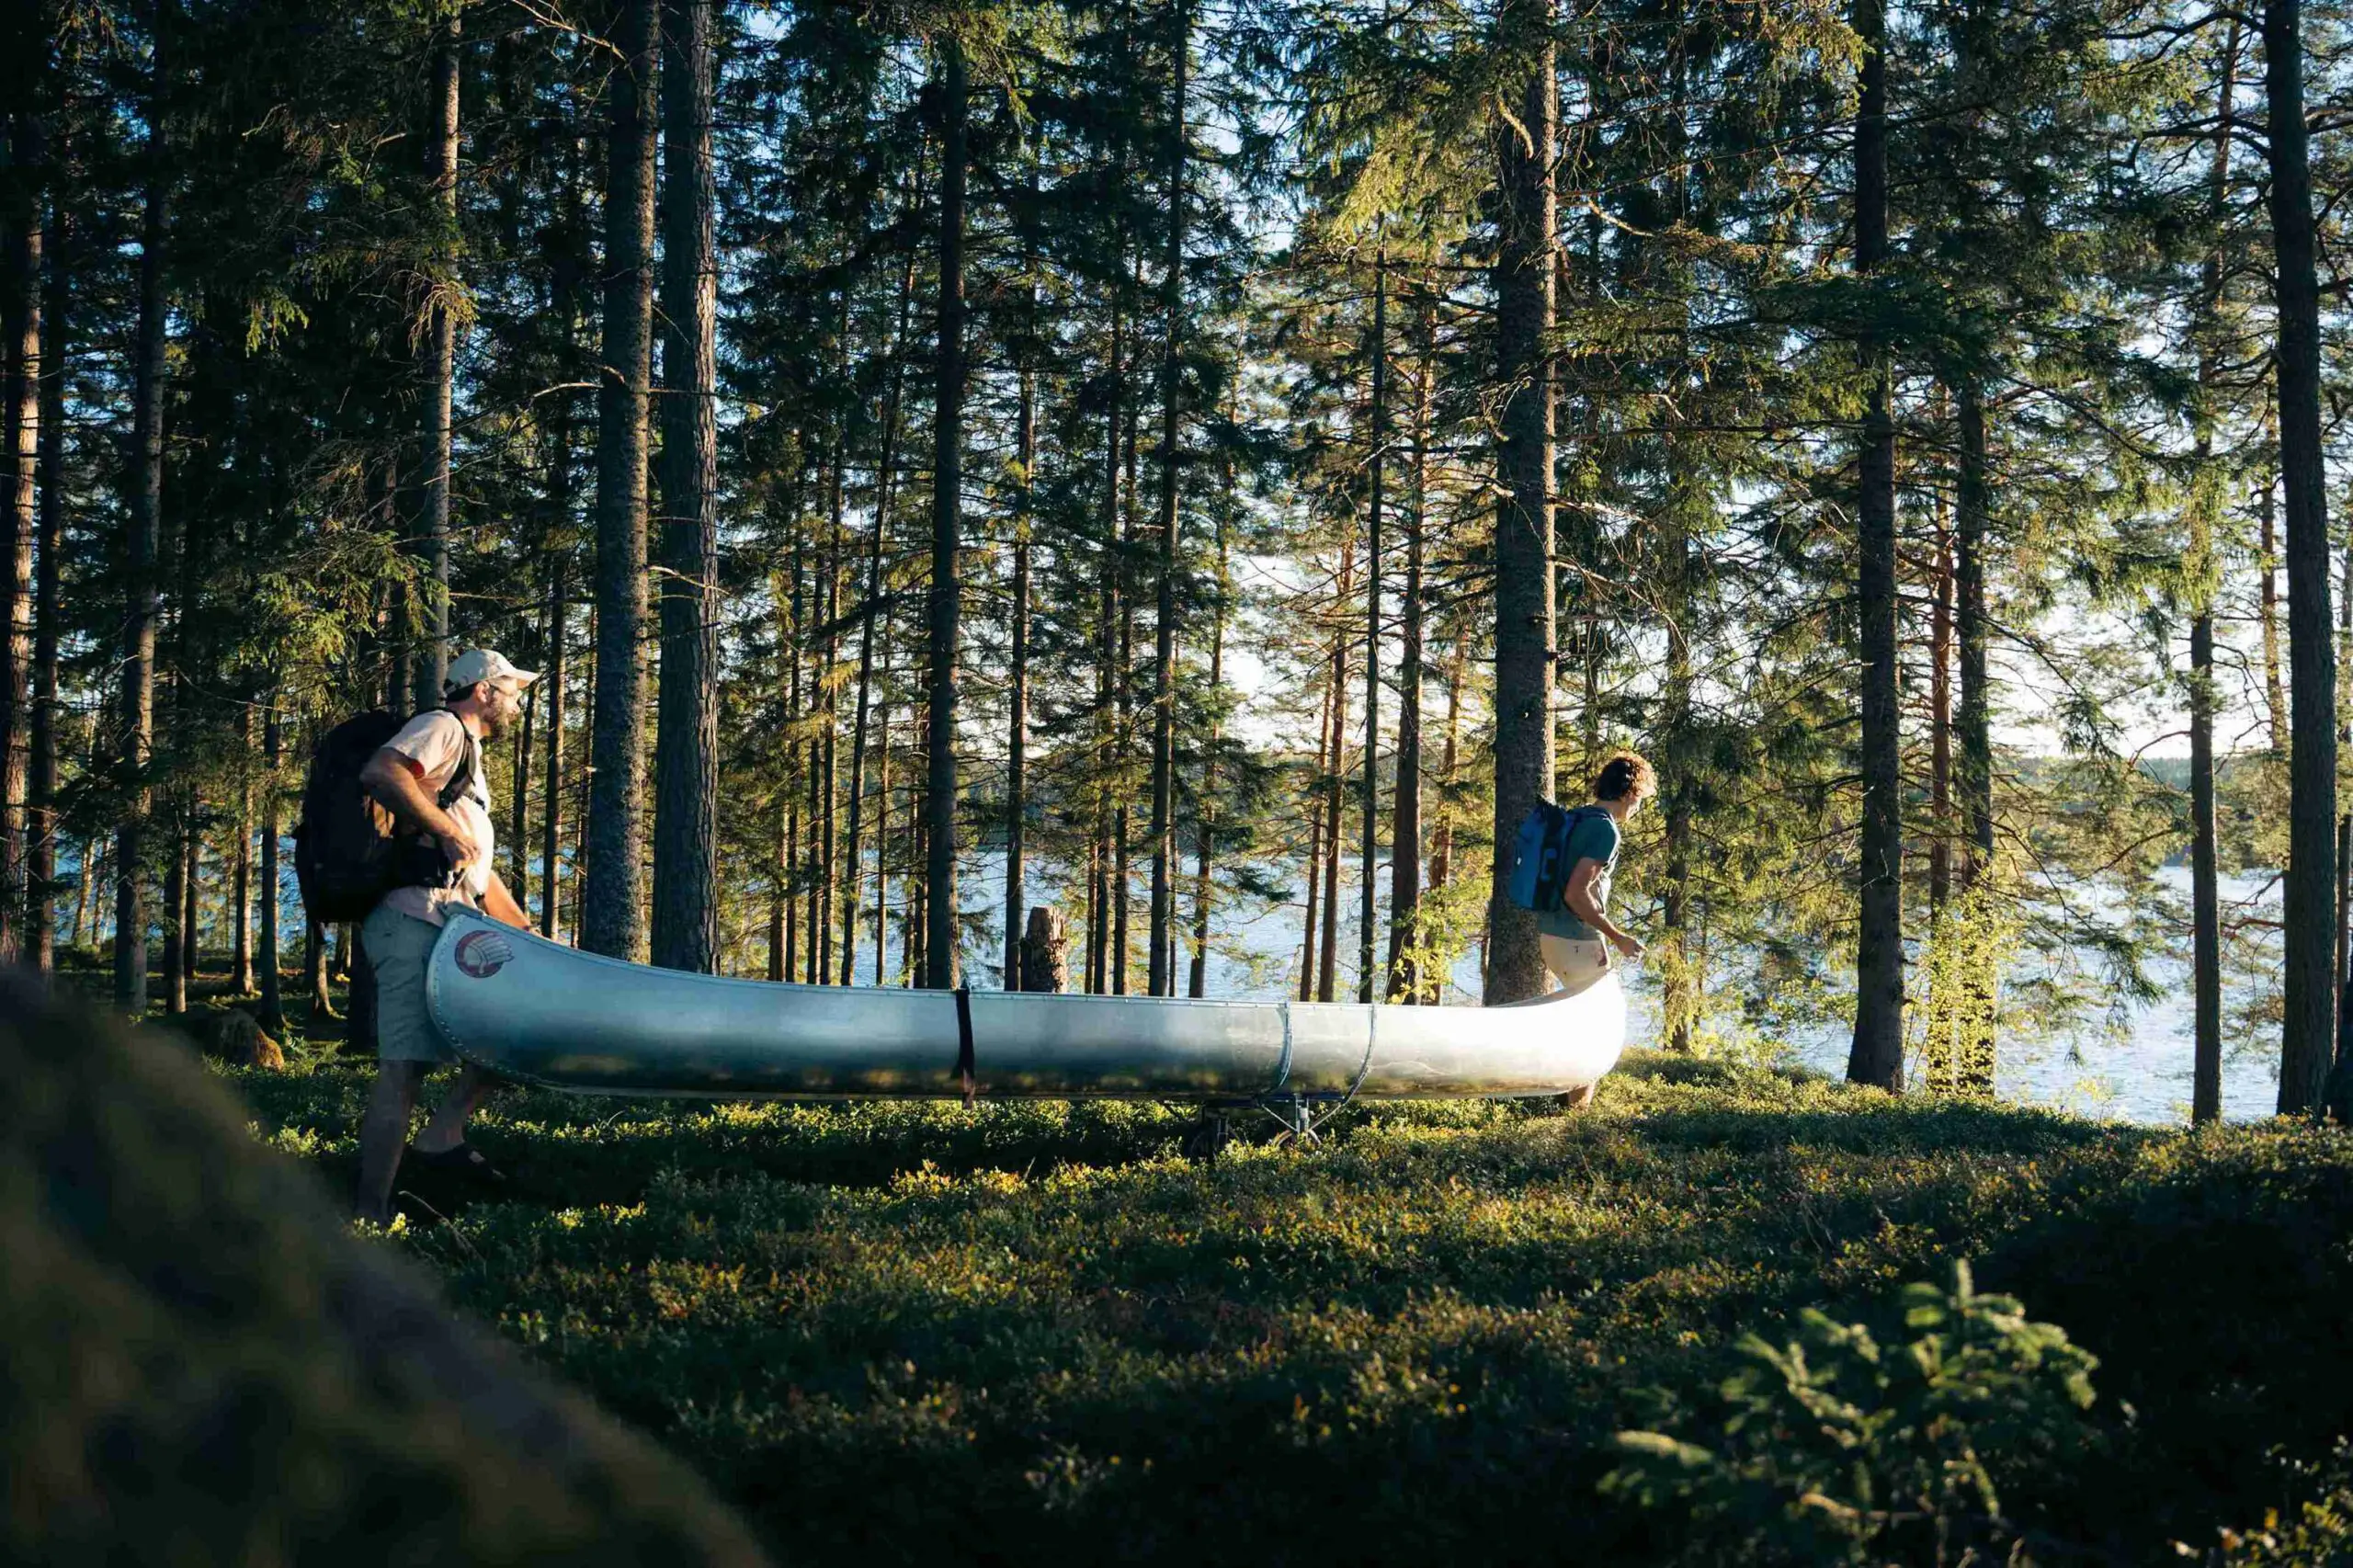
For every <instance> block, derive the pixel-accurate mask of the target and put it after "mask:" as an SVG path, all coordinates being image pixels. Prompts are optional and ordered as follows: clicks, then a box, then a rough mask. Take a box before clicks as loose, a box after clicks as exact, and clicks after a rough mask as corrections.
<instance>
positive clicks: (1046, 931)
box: [1006, 903, 1070, 994]
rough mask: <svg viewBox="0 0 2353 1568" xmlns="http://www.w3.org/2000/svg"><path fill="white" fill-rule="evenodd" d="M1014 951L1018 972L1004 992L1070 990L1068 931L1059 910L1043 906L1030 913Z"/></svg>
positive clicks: (1048, 905)
mask: <svg viewBox="0 0 2353 1568" xmlns="http://www.w3.org/2000/svg"><path fill="white" fill-rule="evenodd" d="M1017 949H1018V950H1017V952H1016V953H1015V955H1014V961H1015V963H1016V964H1017V966H1018V970H1017V973H1015V975H1014V976H1013V980H1012V983H1011V984H1009V985H1008V986H1007V987H1006V989H1007V990H1010V991H1036V992H1044V993H1047V994H1052V993H1055V992H1059V991H1066V990H1068V989H1069V988H1070V932H1069V930H1068V928H1067V926H1065V925H1064V923H1063V913H1062V911H1061V910H1059V909H1056V908H1054V907H1053V906H1052V905H1051V904H1044V903H1041V904H1040V905H1039V906H1038V907H1037V908H1035V909H1033V910H1031V911H1030V912H1029V925H1028V926H1027V928H1026V930H1025V933H1024V935H1023V937H1022V939H1021V941H1020V942H1019V944H1018V945H1017Z"/></svg>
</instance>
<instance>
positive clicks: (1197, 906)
mask: <svg viewBox="0 0 2353 1568" xmlns="http://www.w3.org/2000/svg"><path fill="white" fill-rule="evenodd" d="M1225 488H1226V496H1227V503H1228V511H1229V513H1230V512H1231V510H1232V500H1233V462H1232V461H1231V460H1228V461H1227V463H1226V469H1225ZM1227 546H1228V540H1227V538H1226V531H1225V525H1224V523H1223V521H1222V520H1221V521H1220V522H1219V524H1218V535H1217V608H1216V609H1215V610H1214V611H1212V612H1211V620H1210V699H1211V701H1212V702H1215V701H1217V700H1218V699H1219V698H1220V695H1221V694H1222V692H1223V691H1224V689H1225V607H1226V604H1227V601H1228V597H1229V592H1230V589H1231V587H1232V577H1231V575H1230V574H1229V572H1228V570H1227ZM1224 738H1225V737H1224V724H1223V722H1222V720H1212V721H1211V723H1210V744H1209V760H1208V763H1207V765H1206V766H1205V767H1203V769H1202V776H1201V792H1200V809H1199V812H1198V813H1197V814H1198V816H1199V827H1198V829H1197V831H1198V832H1199V835H1200V837H1199V843H1198V844H1197V845H1196V846H1195V856H1194V861H1193V961H1192V967H1191V971H1190V972H1189V973H1188V974H1187V976H1186V981H1185V994H1186V995H1188V996H1193V997H1199V996H1206V995H1208V994H1209V973H1210V903H1211V899H1210V862H1211V858H1213V857H1214V855H1215V854H1216V851H1217V787H1218V778H1217V755H1218V746H1219V744H1220V743H1222V741H1223V740H1224Z"/></svg>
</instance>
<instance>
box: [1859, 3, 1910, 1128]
mask: <svg viewBox="0 0 2353 1568" xmlns="http://www.w3.org/2000/svg"><path fill="white" fill-rule="evenodd" d="M1855 31H1856V33H1857V35H1858V36H1859V39H1860V40H1861V46H1862V51H1863V57H1862V96H1861V101H1860V105H1859V114H1858V116H1857V119H1856V125H1855V271H1856V273H1857V275H1858V276H1859V277H1861V278H1865V279H1869V278H1870V277H1872V276H1873V275H1874V274H1875V273H1877V272H1878V271H1879V269H1880V267H1881V265H1882V264H1883V263H1884V262H1885V261H1886V259H1887V254H1888V244H1887V17H1886V13H1885V11H1884V9H1883V8H1882V0H1857V3H1856V6H1855ZM1861 347H1862V363H1863V371H1864V374H1865V376H1866V377H1867V378H1868V380H1869V383H1870V387H1869V397H1870V402H1869V406H1868V409H1867V411H1866V413H1865V414H1864V416H1863V446H1862V458H1861V480H1862V489H1861V494H1860V495H1859V497H1858V500H1857V507H1856V514H1857V523H1856V534H1857V538H1856V556H1857V562H1856V568H1857V570H1856V601H1857V613H1858V616H1859V619H1860V621H1861V653H1862V663H1863V689H1862V704H1861V707H1862V713H1861V718H1862V773H1863V823H1862V865H1861V881H1862V887H1861V900H1860V908H1859V921H1858V931H1857V936H1856V949H1855V1039H1854V1046H1853V1049H1852V1050H1851V1051H1849V1052H1848V1053H1847V1080H1848V1081H1849V1082H1851V1083H1857V1084H1872V1085H1878V1086H1879V1087H1881V1088H1883V1089H1887V1090H1890V1091H1895V1090H1900V1089H1902V1088H1903V1086H1904V823H1903V816H1902V810H1903V792H1902V791H1903V778H1902V774H1901V762H1902V757H1901V754H1900V747H1899V735H1898V723H1899V714H1898V710H1897V697H1896V667H1895V665H1896V591H1895V425H1894V421H1893V418H1892V417H1891V416H1890V413H1889V407H1888V402H1889V392H1890V386H1889V383H1890V369H1889V364H1888V356H1887V350H1886V346H1885V345H1884V344H1883V343H1881V342H1880V341H1879V340H1878V337H1877V335H1876V334H1873V333H1869V332H1867V333H1866V334H1865V336H1864V339H1863V342H1862V345H1861Z"/></svg>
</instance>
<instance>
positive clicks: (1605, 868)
mask: <svg viewBox="0 0 2353 1568" xmlns="http://www.w3.org/2000/svg"><path fill="white" fill-rule="evenodd" d="M1657 791H1658V776H1657V775H1656V774H1654V773H1653V772H1652V771H1651V765H1650V764H1649V763H1647V762H1645V761H1643V759H1642V758H1641V757H1640V756H1636V755H1634V754H1633V753H1632V752H1620V753H1619V754H1618V755H1617V756H1613V757H1611V758H1610V759H1609V760H1608V762H1606V763H1604V764H1602V766H1601V771H1600V772H1598V773H1597V774H1595V775H1594V778H1593V800H1592V801H1591V802H1590V803H1589V804H1587V805H1585V806H1581V807H1579V808H1578V809H1577V811H1576V812H1575V813H1574V821H1573V822H1572V823H1571V824H1570V826H1569V847H1568V862H1569V876H1568V881H1567V885H1566V886H1565V887H1563V889H1562V892H1561V907H1559V908H1557V909H1544V910H1539V911H1538V912H1537V915H1536V929H1537V932H1538V935H1539V940H1540V945H1541V948H1542V950H1543V955H1544V967H1545V968H1546V969H1547V970H1549V971H1552V978H1553V979H1554V980H1556V981H1558V982H1559V983H1560V984H1561V986H1562V988H1563V990H1565V991H1570V992H1577V991H1583V990H1584V989H1585V988H1586V987H1587V986H1589V985H1591V984H1593V983H1595V982H1596V981H1597V980H1599V979H1600V978H1601V977H1602V976H1603V975H1605V974H1607V973H1608V972H1609V967H1610V949H1612V948H1615V949H1617V950H1618V951H1619V953H1620V954H1621V955H1623V956H1624V957H1626V958H1629V959H1638V958H1640V957H1642V956H1643V944H1642V943H1641V942H1640V941H1638V940H1636V939H1635V937H1633V935H1632V934H1631V932H1628V931H1626V930H1625V929H1623V928H1622V927H1620V926H1619V925H1618V924H1617V923H1616V922H1615V921H1612V920H1611V919H1610V918H1609V878H1610V874H1611V873H1612V872H1613V871H1615V870H1616V869H1617V868H1618V849H1619V846H1620V845H1621V844H1622V843H1623V842H1624V839H1625V835H1624V828H1625V824H1627V823H1628V822H1629V821H1631V820H1632V818H1633V815H1634V813H1635V812H1639V811H1641V810H1642V809H1643V801H1647V800H1649V799H1650V798H1651V797H1652V796H1653V795H1654V794H1655V793H1657ZM1592 1097H1593V1089H1592V1087H1591V1086H1590V1085H1587V1086H1586V1088H1584V1089H1581V1090H1579V1091H1578V1092H1577V1093H1576V1094H1574V1095H1572V1096H1569V1100H1570V1103H1571V1104H1572V1105H1573V1106H1581V1105H1583V1104H1585V1103H1586V1101H1588V1100H1590V1099H1591V1098H1592Z"/></svg>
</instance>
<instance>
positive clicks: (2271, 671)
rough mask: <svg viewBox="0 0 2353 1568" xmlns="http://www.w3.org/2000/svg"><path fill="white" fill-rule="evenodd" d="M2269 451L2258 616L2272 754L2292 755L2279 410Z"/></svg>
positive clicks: (2259, 505)
mask: <svg viewBox="0 0 2353 1568" xmlns="http://www.w3.org/2000/svg"><path fill="white" fill-rule="evenodd" d="M2265 423H2266V425H2267V426H2268V428H2267V430H2266V432H2265V434H2266V435H2267V436H2268V437H2269V438H2268V440H2266V441H2265V442H2264V449H2265V451H2266V454H2267V455H2268V458H2269V459H2270V462H2269V463H2268V465H2267V466H2266V467H2265V469H2264V471H2263V483H2262V484H2261V485H2260V486H2259V487H2257V489H2256V493H2255V517H2256V559H2257V562H2258V566H2257V571H2258V575H2257V579H2256V581H2257V583H2258V585H2259V587H2260V592H2259V593H2258V595H2257V596H2256V616H2257V618H2258V619H2260V620H2261V622H2262V627H2263V710H2264V715H2265V717H2266V719H2267V720H2268V722H2269V728H2268V731H2267V733H2268V735H2269V736H2270V739H2271V755H2272V756H2278V757H2285V756H2287V755H2288V686H2287V682H2286V680H2285V679H2284V678H2283V676H2282V675H2281V673H2280V663H2279V658H2280V655H2279V474H2278V473H2277V472H2275V470H2276V468H2277V466H2278V460H2279V415H2278V414H2277V413H2276V412H2274V413H2272V414H2271V415H2269V416H2268V418H2267V420H2266V421H2265Z"/></svg>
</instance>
